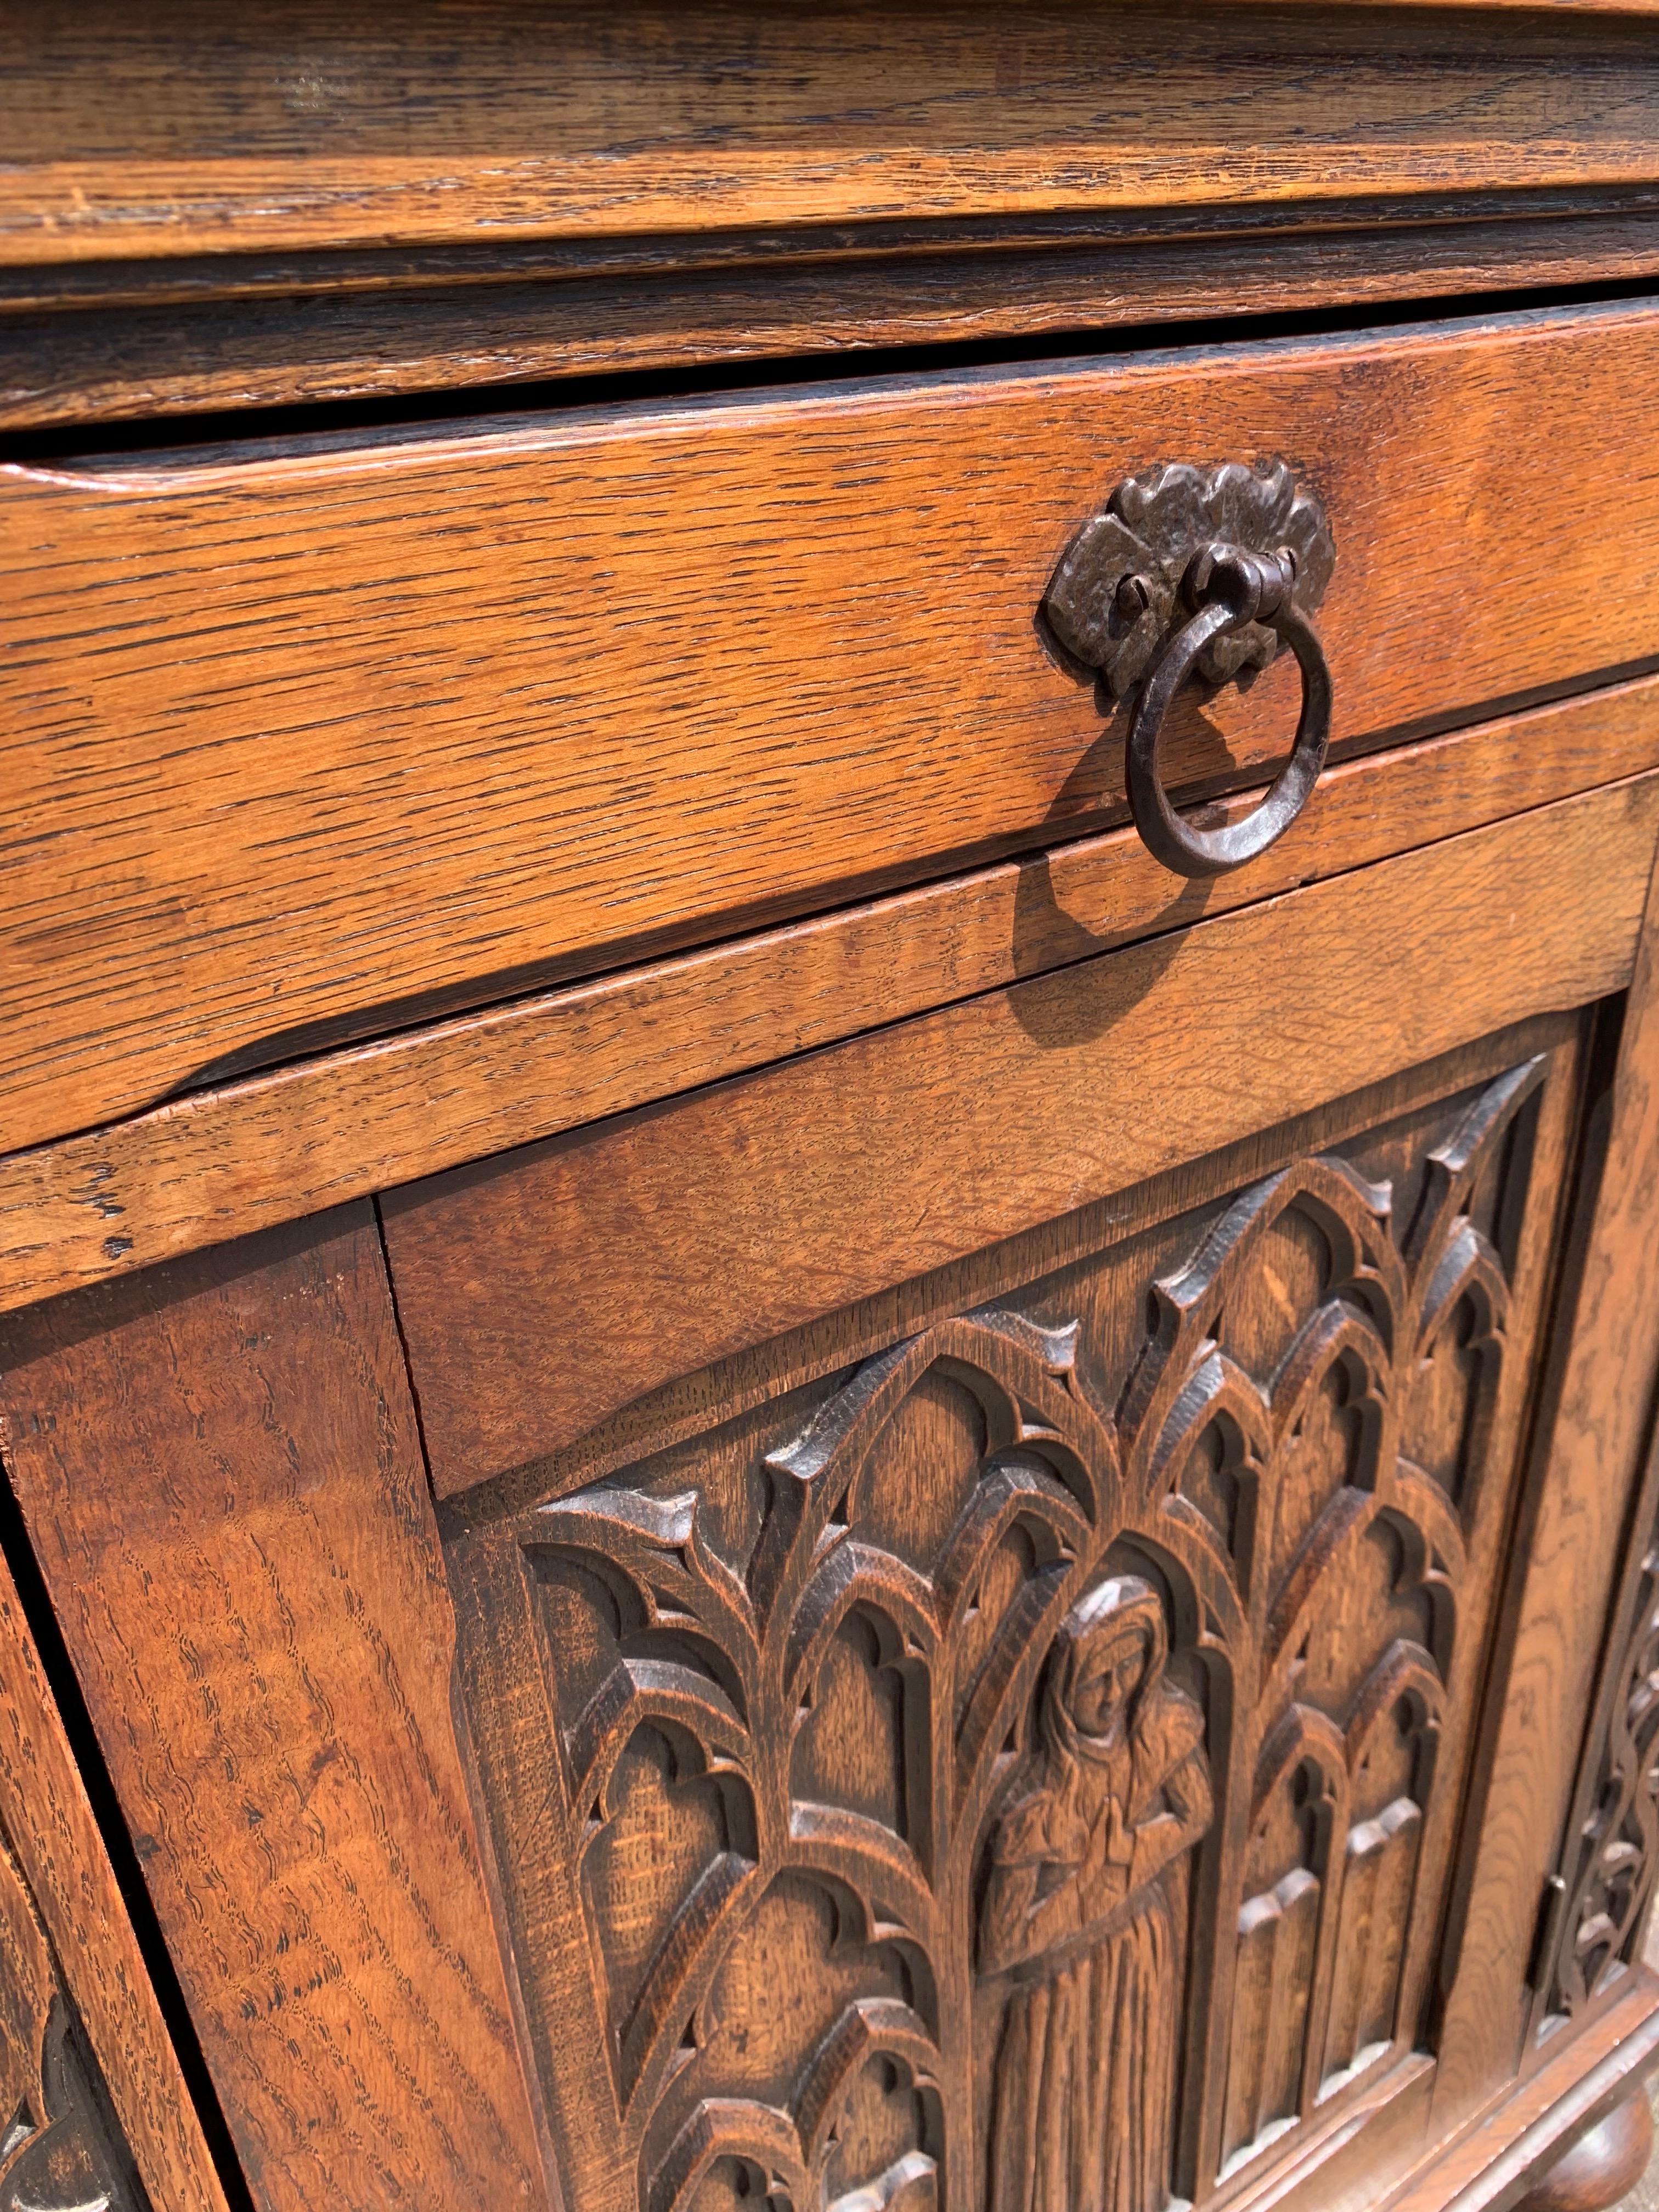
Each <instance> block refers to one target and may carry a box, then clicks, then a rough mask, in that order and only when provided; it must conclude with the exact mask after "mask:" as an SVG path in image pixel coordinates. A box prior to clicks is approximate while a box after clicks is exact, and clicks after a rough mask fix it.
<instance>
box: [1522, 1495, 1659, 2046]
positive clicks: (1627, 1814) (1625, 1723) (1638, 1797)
mask: <svg viewBox="0 0 1659 2212" xmlns="http://www.w3.org/2000/svg"><path fill="white" fill-rule="evenodd" d="M1654 1486H1655V1474H1654V1473H1651V1472H1650V1475H1649V1480H1648V1490H1649V1492H1650V1493H1651V1492H1652V1490H1653V1488H1654ZM1646 1502H1647V1505H1648V1511H1649V1514H1650V1517H1651V1516H1652V1515H1653V1503H1652V1498H1651V1494H1650V1496H1649V1498H1648V1500H1647V1501H1646ZM1634 1584H1635V1586H1634V1589H1633V1590H1632V1591H1631V1592H1630V1593H1629V1594H1628V1595H1627V1598H1626V1606H1627V1608H1628V1609H1627V1610H1626V1613H1625V1616H1624V1617H1625V1619H1626V1621H1627V1622H1628V1624H1629V1626H1628V1630H1627V1633H1626V1637H1625V1638H1624V1640H1623V1642H1622V1644H1621V1645H1620V1647H1619V1648H1618V1649H1617V1650H1615V1651H1614V1652H1613V1654H1612V1655H1611V1657H1610V1664H1609V1668H1608V1683H1607V1689H1608V1692H1610V1698H1609V1700H1608V1702H1607V1707H1606V1718H1605V1721H1604V1723H1603V1726H1602V1730H1601V1737H1600V1742H1599V1745H1598V1746H1597V1747H1596V1749H1595V1753H1594V1755H1593V1766H1592V1771H1591V1773H1590V1775H1589V1777H1588V1778H1587V1779H1588V1780H1589V1803H1588V1806H1587V1807H1586V1808H1585V1810H1584V1813H1583V1818H1582V1820H1581V1821H1580V1823H1579V1826H1578V1828H1577V1833H1576V1835H1574V1837H1573V1838H1572V1839H1571V1845H1570V1848H1569V1850H1568V1853H1567V1858H1566V1863H1565V1869H1564V1870H1563V1874H1562V1876H1561V1878H1560V1880H1561V1890H1560V1904H1561V1910H1560V1911H1559V1917H1558V1921H1557V1925H1558V1927H1559V1936H1558V1938H1557V1941H1556V1945H1555V1952H1554V1957H1553V1961H1552V1962H1551V1964H1550V1971H1549V1972H1548V1977H1547V1983H1546V1991H1547V2011H1546V2014H1545V2019H1544V2023H1543V2024H1544V2026H1545V2027H1546V2028H1547V2027H1549V2026H1550V2025H1551V2024H1553V2023H1554V2022H1557V2021H1559V2020H1561V2019H1563V2018H1573V2017H1576V2016H1577V2015H1580V2014H1582V2013H1583V2011H1584V2010H1585V2009H1586V2008H1588V2007H1589V2005H1590V2004H1591V2003H1592V2002H1594V2001H1595V1999H1597V1998H1599V1997H1601V1996H1605V1995H1606V1994H1607V1992H1608V1991H1609V1990H1612V1989H1613V1987H1614V1986H1615V1985H1616V1984H1618V1983H1619V1982H1620V1980H1621V1979H1622V1978H1623V1977H1624V1974H1625V1972H1626V1968H1627V1967H1628V1966H1630V1964H1631V1961H1632V1957H1633V1955H1634V1954H1635V1952H1636V1949H1637V1947H1638V1943H1639V1942H1640V1939H1641V1936H1642V1931H1643V1929H1644V1924H1645V1923H1646V1920H1647V1917H1648V1908H1649V1906H1650V1905H1651V1903H1652V1901H1653V1893H1654V1888H1655V1885H1656V1883H1659V1525H1650V1528H1649V1531H1648V1535H1647V1541H1646V1543H1645V1544H1644V1546H1643V1547H1641V1549H1640V1551H1639V1553H1638V1557H1637V1559H1636V1561H1635V1563H1634Z"/></svg>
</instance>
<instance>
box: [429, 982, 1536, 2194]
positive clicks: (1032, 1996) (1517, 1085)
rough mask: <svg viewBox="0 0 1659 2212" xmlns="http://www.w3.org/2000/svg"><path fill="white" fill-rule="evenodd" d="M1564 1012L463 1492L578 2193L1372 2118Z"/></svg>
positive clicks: (918, 2184) (1425, 1926)
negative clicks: (618, 1447)
mask: <svg viewBox="0 0 1659 2212" xmlns="http://www.w3.org/2000/svg"><path fill="white" fill-rule="evenodd" d="M1554 1034H1555V1036H1556V1038H1557V1039H1558V1042H1556V1043H1555V1044H1554V1045H1553V1047H1552V1048H1551V1049H1548V1050H1543V1051H1534V1052H1530V1053H1528V1054H1526V1055H1525V1056H1524V1057H1521V1058H1519V1059H1517V1060H1514V1061H1512V1062H1510V1063H1509V1064H1505V1063H1504V1061H1503V1060H1501V1059H1495V1058H1493V1057H1492V1055H1491V1054H1488V1061H1487V1067H1486V1073H1484V1074H1483V1075H1482V1077H1481V1079H1480V1080H1479V1081H1478V1082H1474V1083H1470V1082H1468V1079H1467V1078H1465V1079H1463V1081H1462V1085H1461V1086H1460V1087H1457V1088H1455V1090H1454V1091H1453V1092H1452V1095H1449V1096H1448V1095H1445V1093H1444V1092H1442V1093H1441V1094H1439V1095H1433V1094H1431V1095H1429V1096H1427V1097H1421V1098H1419V1099H1418V1100H1417V1101H1416V1102H1415V1103H1413V1104H1412V1105H1411V1106H1410V1109H1409V1110H1407V1111H1401V1110H1400V1109H1398V1107H1397V1106H1396V1108H1395V1111H1394V1117H1393V1118H1392V1119H1382V1120H1380V1121H1379V1123H1378V1125H1377V1126H1375V1127H1371V1128H1370V1129H1369V1130H1366V1131H1364V1133H1361V1134H1359V1135H1358V1136H1354V1135H1352V1134H1347V1135H1344V1134H1343V1133H1342V1132H1341V1131H1340V1130H1339V1131H1337V1132H1336V1136H1337V1138H1338V1139H1340V1141H1333V1142H1332V1143H1331V1144H1330V1145H1328V1146H1315V1147H1312V1148H1310V1149H1306V1150H1304V1151H1301V1152H1291V1155H1290V1156H1289V1157H1287V1158H1285V1159H1284V1160H1283V1161H1282V1164H1280V1165H1279V1167H1278V1168H1277V1169H1276V1170H1274V1171H1273V1172H1270V1173H1267V1174H1266V1175H1265V1176H1264V1175H1261V1174H1260V1172H1259V1169H1253V1170H1252V1173H1253V1174H1254V1176H1255V1179H1254V1180H1244V1181H1243V1182H1240V1183H1237V1184H1235V1185H1234V1186H1233V1187H1232V1188H1228V1187H1227V1185H1226V1184H1225V1182H1219V1183H1218V1182H1215V1181H1214V1179H1213V1177H1212V1179H1211V1182H1210V1183H1209V1184H1208V1186H1207V1188H1208V1189H1209V1190H1210V1191H1213V1192H1218V1193H1219V1195H1215V1196H1206V1197H1205V1199H1204V1202H1203V1203H1201V1204H1194V1190H1195V1188H1196V1186H1195V1185H1194V1184H1193V1183H1190V1182H1189V1183H1188V1184H1186V1185H1185V1186H1183V1185H1182V1182H1181V1180H1180V1179H1179V1178H1175V1179H1171V1183H1170V1190H1169V1192H1168V1193H1167V1194H1165V1196H1164V1199H1163V1200H1162V1201H1160V1202H1159V1203H1157V1204H1154V1203H1152V1202H1151V1201H1149V1202H1148V1204H1147V1206H1145V1207H1142V1208H1140V1209H1139V1211H1137V1210H1136V1209H1135V1208H1133V1207H1130V1208H1127V1209H1125V1210H1124V1212H1123V1214H1122V1215H1121V1217H1120V1218H1132V1219H1133V1224H1134V1226H1133V1231H1132V1233H1131V1232H1129V1231H1126V1232H1125V1233H1123V1234H1121V1236H1119V1237H1116V1238H1115V1239H1114V1238H1113V1237H1110V1236H1109V1235H1107V1234H1104V1233H1103V1234H1102V1235H1101V1236H1100V1237H1097V1239H1096V1240H1095V1242H1094V1243H1093V1244H1092V1245H1091V1246H1090V1247H1088V1248H1087V1249H1083V1250H1082V1251H1081V1252H1080V1254H1079V1252H1078V1251H1077V1250H1076V1249H1073V1251H1072V1252H1071V1254H1070V1255H1069V1256H1067V1257H1066V1259H1065V1260H1064V1261H1063V1263H1061V1264H1056V1263H1055V1262H1054V1259H1053V1257H1052V1256H1050V1257H1049V1258H1048V1262H1047V1264H1046V1265H1045V1264H1044V1249H1045V1248H1043V1247H1042V1243H1041V1240H1040V1239H1037V1240H1036V1242H1034V1243H1032V1245H1031V1248H1030V1249H1031V1272H1030V1274H1029V1275H1028V1276H1027V1277H1026V1278H1025V1279H1024V1282H1023V1284H1022V1283H1020V1282H1019V1281H1018V1280H1016V1281H1015V1283H1014V1284H1013V1286H1012V1287H1009V1286H1008V1285H1007V1283H1006V1280H1005V1281H1004V1283H1003V1284H1002V1286H1001V1287H1000V1288H998V1289H997V1290H996V1291H995V1294H994V1296H992V1297H989V1298H987V1299H986V1300H984V1301H982V1302H980V1303H977V1304H971V1305H969V1306H966V1307H963V1308H961V1309H959V1310H955V1311H950V1312H945V1313H942V1314H939V1315H938V1316H935V1317H933V1319H932V1320H931V1321H930V1322H929V1323H928V1325H927V1326H925V1327H923V1328H921V1329H920V1330H919V1332H917V1333H915V1334H909V1335H907V1336H905V1337H903V1338H902V1339H901V1340H897V1341H893V1342H890V1343H888V1344H886V1345H885V1346H883V1347H882V1348H879V1349H878V1350H876V1351H875V1352H872V1353H871V1354H870V1355H869V1356H866V1357H863V1358H859V1359H857V1360H855V1361H854V1363H853V1364H850V1365H849V1364H845V1362H844V1361H843V1364H841V1365H840V1366H839V1367H836V1368H835V1369H834V1370H833V1371H829V1372H826V1373H822V1374H819V1375H818V1376H816V1377H815V1378H814V1379H811V1380H810V1381H808V1382H806V1383H800V1382H799V1379H798V1377H799V1369H798V1368H797V1369H796V1370H794V1375H793V1377H792V1379H791V1381H790V1383H788V1385H787V1387H780V1389H778V1390H777V1391H776V1392H775V1394H774V1395H770V1396H763V1397H762V1398H761V1400H760V1402H758V1403H751V1402H740V1403H733V1404H729V1405H726V1406H723V1405H722V1404H721V1402H720V1397H719V1395H718V1388H717V1383H718V1378H717V1377H714V1376H711V1377H710V1378H709V1380H708V1385H707V1388H708V1394H709V1397H708V1418H707V1421H706V1424H705V1425H703V1426H702V1427H701V1428H700V1429H699V1431H697V1432H696V1434H693V1435H690V1436H689V1437H687V1436H682V1437H678V1439H677V1440H674V1441H672V1442H670V1443H666V1444H665V1446H664V1447H663V1448H661V1449H658V1450H656V1451H654V1452H652V1453H649V1454H647V1455H646V1456H644V1457H635V1459H634V1460H632V1461H631V1462H627V1463H623V1464H616V1465H612V1466H611V1468H609V1470H608V1471H607V1472H605V1473H604V1474H601V1475H600V1476H599V1478H598V1479H592V1478H590V1479H587V1480H584V1481H583V1482H581V1484H580V1486H575V1487H569V1486H566V1487H564V1488H563V1489H561V1487H560V1486H559V1485H558V1483H557V1482H556V1481H550V1482H549V1484H548V1486H547V1487H546V1489H545V1490H544V1492H543V1494H541V1495H540V1496H532V1497H531V1498H530V1499H529V1502H528V1503H526V1494H527V1493H526V1488H525V1481H526V1478H524V1477H522V1476H520V1477H518V1478H515V1480H514V1482H513V1484H503V1485H502V1486H500V1492H499V1495H497V1496H495V1497H494V1498H492V1495H491V1492H489V1489H488V1488H486V1489H485V1490H483V1491H481V1492H477V1493H475V1494H474V1496H473V1497H472V1498H471V1499H470V1500H468V1501H463V1502H462V1503H461V1504H459V1505H458V1506H457V1507H455V1508H454V1509H453V1511H452V1518H451V1521H450V1522H449V1525H448V1528H447V1547H448V1556H449V1563H450V1566H451V1570H452V1573H453V1577H454V1582H455V1586H456V1590H457V1598H458V1606H459V1612H460V1615H461V1623H462V1673H461V1680H462V1698H463V1703H464V1705H465V1715H466V1718H467V1722H468V1725H469V1728H470V1732H471V1740H472V1744H473V1747H474V1752H475V1754H476V1758H477V1765H478V1771H479V1778H480V1786H481V1795H482V1798H483V1803H484V1806H485V1809H486V1813H487V1815H488V1820H489V1826H490V1829H491V1832H492V1838H493V1844H494V1850H495V1865H496V1878H497V1880H498V1881H499V1884H500V1894H501V1911H502V1915H503V1923H504V1926H505V1928H506V1929H507V1933H508V1936H509V1940H510V1945H511V1948H512V1952H513V1962H514V1965H515V1967H516V1971H517V1975H518V1982H519V1993H520V1999H521V2002H522V2007H523V2014H524V2020H525V2025H526V2035H527V2040H528V2044H529V2047H530V2049H531V2050H532V2053H533V2054H534V2057H535V2062H536V2063H537V2066H538V2069H539V2074H540V2078H541V2081H542V2084H543V2087H544V2093H545V2095H546V2099H547V2105H548V2109H549V2113H550V2119H551V2123H552V2127H553V2132H554V2136H555V2142H556V2150H557V2153H558V2155H559V2157H560V2160H561V2161H562V2165H563V2167H564V2170H565V2173H566V2178H567V2182H568V2187H569V2194H570V2197H571V2199H572V2201H574V2202H576V2203H580V2205H581V2206H582V2208H583V2212H611V2208H615V2212H736V2208H737V2207H738V2206H740V2205H741V2206H745V2207H748V2208H750V2212H753V2208H754V2207H755V2206H756V2205H757V2204H759V2205H764V2206H766V2207H767V2208H769V2212H878V2208H883V2207H885V2208H890V2212H924V2208H945V2212H968V2208H970V2207H973V2206H976V2205H977V2206H982V2207H984V2208H985V2212H1161V2208H1162V2207H1163V2206H1164V2204H1165V2203H1168V2202H1169V2201H1170V2198H1171V2197H1183V2198H1194V2197H1195V2198H1200V2199H1201V2198H1203V2197H1206V2196H1208V2195H1210V2194H1211V2193H1212V2191H1214V2190H1215V2189H1216V2188H1217V2187H1218V2185H1223V2184H1225V2183H1226V2182H1227V2181H1228V2180H1229V2179H1230V2178H1231V2176H1232V2175H1234V2174H1236V2173H1242V2172H1245V2171H1247V2170H1248V2169H1250V2168H1251V2167H1252V2166H1254V2165H1255V2162H1256V2161H1258V2160H1263V2159H1264V2158H1266V2157H1267V2156H1269V2155H1270V2154H1271V2147H1272V2146H1273V2145H1275V2144H1277V2143H1280V2142H1283V2141H1285V2139H1286V2138H1292V2137H1294V2138H1295V2140H1296V2141H1297V2142H1300V2141H1302V2140H1303V2139H1304V2136H1306V2134H1307V2131H1308V2130H1310V2129H1317V2128H1319V2127H1320V2126H1322V2124H1324V2123H1325V2122H1326V2121H1327V2120H1328V2119H1329V2118H1332V2117H1333V2116H1340V2113H1341V2112H1343V2111H1344V2109H1345V2108H1346V2106H1352V2104H1353V2103H1354V2101H1355V2100H1356V2099H1358V2098H1360V2097H1374V2095H1375V2093H1376V2087H1377V2084H1378V2083H1379V2081H1383V2080H1384V2079H1385V2077H1386V2075H1387V2071H1388V2069H1389V2067H1390V2066H1391V2065H1392V2064H1394V2063H1397V2062H1399V2061H1400V2060H1401V2057H1402V2055H1403V2054H1404V2053H1405V2052H1407V2051H1410V2050H1411V2049H1412V2048H1413V2046H1414V2045H1415V2044H1416V2043H1417V2042H1418V2040H1419V2038H1420V2036H1421V2034H1422V2033H1424V2030H1425V2021H1426V2019H1427V2016H1428V2010H1429V2008H1428V2005H1427V2002H1426V1999H1427V1994H1428V1987H1429V1978H1430V1973H1431V1966H1432V1963H1433V1958H1432V1954H1433V1948H1434V1945H1435V1942H1436V1939H1437V1933H1438V1929H1439V1923H1440V1919H1441V1914H1442V1907H1443V1899H1444V1896H1445V1885H1446V1879H1447V1875H1448V1873H1449V1867H1450V1862H1451V1858H1452V1855H1453V1844H1454V1839H1455V1825H1456V1820H1457V1817H1458V1813H1459V1806H1460V1799H1461V1796H1462V1790H1463V1784H1464V1778H1465V1775H1466V1772H1467V1768H1468V1745H1469V1740H1470V1724H1471V1722H1472V1721H1473V1719H1474V1703H1475V1699H1476V1696H1477V1686H1478V1684H1479V1682H1480V1678H1481V1669H1482V1664H1483V1658H1484V1652H1485V1649H1486V1631H1487V1621H1488V1615H1489V1613H1490V1599H1491V1592H1492V1584H1493V1582H1494V1579H1495V1576H1494V1571H1493V1563H1494V1560H1495V1558H1496V1556H1497V1552H1498V1546H1499V1541H1500V1537H1501V1534H1502V1531H1503V1529H1504V1525H1505V1523H1506V1521H1507V1518H1508V1516H1509V1514H1510V1510H1511V1506H1512V1503H1513V1498H1514V1487H1515V1468H1516V1461H1517V1457H1518V1452H1517V1446H1516V1437H1517V1435H1518V1433H1519V1429H1520V1423H1521V1414H1522V1407H1523V1405H1524V1402H1525V1400H1526V1395H1527V1388H1528V1374H1529V1370H1530V1369H1531V1366H1532V1364H1533V1359H1534V1342H1535V1338H1536V1333H1537V1331H1536V1322H1537V1310H1538V1303H1539V1298H1540V1297H1541V1283H1542V1281H1543V1279H1544V1277H1545V1274H1546V1269H1547V1259H1548V1254H1549V1248H1550V1244H1551V1239H1552V1237H1553V1234H1554V1219H1555V1213H1556V1206H1557V1195H1558V1190H1559V1175H1558V1172H1557V1170H1558V1167H1559V1158H1560V1155H1561V1152H1562V1151H1563V1149H1564V1147H1565V1142H1566V1135H1567V1132H1568V1130H1569V1128H1570V1126H1571V1116H1572V1111H1573V1103H1572V1093H1573V1087H1574V1081H1575V1078H1574V1073H1573V1070H1574V1068H1575V1066H1576V1060H1575V1054H1574V1047H1573V1044H1572V1042H1571V1036H1568V1037H1567V1038H1565V1041H1559V1040H1561V1039H1562V1025H1557V1028H1556V1030H1555V1033H1554ZM1494 1071H1495V1072H1494ZM1356 1126H1358V1127H1361V1128H1362V1129H1363V1128H1364V1124H1363V1119H1362V1120H1361V1121H1358V1123H1356V1121H1355V1120H1354V1117H1353V1116H1352V1115H1350V1119H1349V1123H1348V1127H1349V1128H1350V1130H1352V1127H1356ZM1261 1156H1262V1155H1261V1148H1258V1149H1257V1152H1256V1153H1255V1158H1256V1160H1258V1161H1259V1160H1260V1159H1261ZM1541 1163H1543V1164H1542V1165H1541ZM1183 1207H1184V1208H1185V1209H1186V1210H1184V1211H1183V1210H1182V1209H1183ZM1149 1224H1150V1225H1149ZM1046 1249H1048V1252H1049V1253H1050V1255H1052V1253H1053V1251H1054V1249H1057V1248H1054V1247H1049V1248H1046ZM1005 1257H1006V1255H1005ZM1005 1275H1006V1267H1005ZM710 1294H711V1296H717V1295H718V1286H711V1292H710ZM549 1330H550V1358H552V1357H556V1342H557V1321H556V1315H550V1316H549ZM681 1402H682V1403H683V1402H684V1394H682V1399H681ZM530 1480H532V1482H533V1475H532V1478H530ZM1298 2131H1300V2132H1298Z"/></svg>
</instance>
